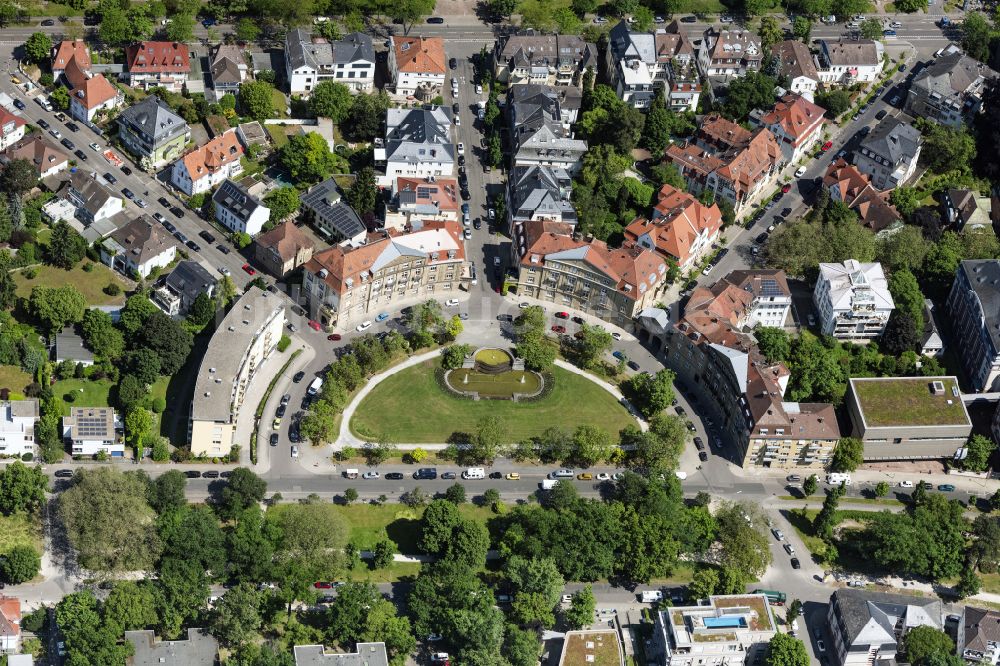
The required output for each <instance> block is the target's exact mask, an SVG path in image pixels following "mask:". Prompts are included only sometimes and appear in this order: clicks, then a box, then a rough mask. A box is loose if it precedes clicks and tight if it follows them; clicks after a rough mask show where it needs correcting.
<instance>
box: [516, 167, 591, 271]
mask: <svg viewBox="0 0 1000 666" xmlns="http://www.w3.org/2000/svg"><path fill="white" fill-rule="evenodd" d="M572 188H573V180H572V178H570V175H569V173H567V172H566V170H565V169H553V168H550V167H544V166H528V167H523V166H519V167H514V169H513V170H512V171H511V173H510V178H508V180H507V205H506V207H505V209H506V211H507V220H506V222H507V231H508V233H509V234H510V237H511V239H513V242H512V243H511V250H512V252H513V255H512V259H513V261H515V262H517V261H519V260H520V258H521V255H522V254H523V253H524V252H525V251H526V249H527V242H528V241H527V236H526V233H525V226H524V225H525V224H526V223H528V222H530V221H532V220H548V221H550V222H560V223H563V224H565V225H566V227H567V228H568V229H569V230H572V229H574V228H575V227H576V222H577V217H576V208H574V206H573V204H572V202H571V201H570V192H571V190H572ZM570 233H571V231H570Z"/></svg>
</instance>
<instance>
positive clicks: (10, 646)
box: [0, 596, 21, 655]
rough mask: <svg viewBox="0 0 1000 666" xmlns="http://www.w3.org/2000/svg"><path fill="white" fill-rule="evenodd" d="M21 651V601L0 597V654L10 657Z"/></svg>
mask: <svg viewBox="0 0 1000 666" xmlns="http://www.w3.org/2000/svg"><path fill="white" fill-rule="evenodd" d="M20 650H21V600H20V599H17V598H15V597H8V596H0V652H2V653H3V654H5V655H10V654H13V653H15V652H19V651H20Z"/></svg>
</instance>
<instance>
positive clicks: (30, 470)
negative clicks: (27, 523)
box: [0, 460, 49, 516]
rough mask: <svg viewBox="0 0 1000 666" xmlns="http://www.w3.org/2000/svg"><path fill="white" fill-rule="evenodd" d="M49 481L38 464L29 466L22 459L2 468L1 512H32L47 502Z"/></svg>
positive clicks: (0, 475)
mask: <svg viewBox="0 0 1000 666" xmlns="http://www.w3.org/2000/svg"><path fill="white" fill-rule="evenodd" d="M48 489H49V481H48V478H47V477H46V476H45V473H44V472H43V471H42V468H41V467H40V466H38V465H35V466H33V467H28V466H27V465H25V464H24V463H22V462H21V461H20V460H15V461H14V462H12V463H11V464H9V465H7V466H6V467H4V468H3V469H2V470H0V513H3V515H5V516H9V515H11V514H14V513H31V512H33V511H36V510H37V509H38V508H39V507H41V506H42V504H43V503H44V502H45V493H46V492H48Z"/></svg>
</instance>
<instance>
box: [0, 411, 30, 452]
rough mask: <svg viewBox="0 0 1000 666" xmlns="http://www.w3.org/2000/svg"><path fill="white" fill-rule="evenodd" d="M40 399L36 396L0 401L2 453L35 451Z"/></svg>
mask: <svg viewBox="0 0 1000 666" xmlns="http://www.w3.org/2000/svg"><path fill="white" fill-rule="evenodd" d="M37 421H38V401H37V400H35V399H34V398H28V399H25V400H11V401H10V402H0V455H4V456H22V455H24V454H25V453H31V454H34V453H35V423H36V422H37Z"/></svg>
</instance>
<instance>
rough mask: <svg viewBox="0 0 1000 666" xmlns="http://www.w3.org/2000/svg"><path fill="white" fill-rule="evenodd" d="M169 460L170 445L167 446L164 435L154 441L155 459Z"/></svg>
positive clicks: (157, 460) (159, 460)
mask: <svg viewBox="0 0 1000 666" xmlns="http://www.w3.org/2000/svg"><path fill="white" fill-rule="evenodd" d="M168 460H170V447H169V446H167V440H165V439H164V438H163V437H157V438H156V441H155V442H153V461H154V462H167V461H168Z"/></svg>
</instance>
